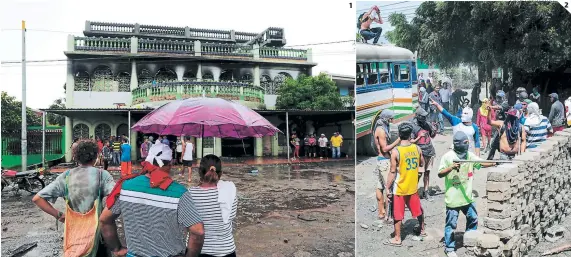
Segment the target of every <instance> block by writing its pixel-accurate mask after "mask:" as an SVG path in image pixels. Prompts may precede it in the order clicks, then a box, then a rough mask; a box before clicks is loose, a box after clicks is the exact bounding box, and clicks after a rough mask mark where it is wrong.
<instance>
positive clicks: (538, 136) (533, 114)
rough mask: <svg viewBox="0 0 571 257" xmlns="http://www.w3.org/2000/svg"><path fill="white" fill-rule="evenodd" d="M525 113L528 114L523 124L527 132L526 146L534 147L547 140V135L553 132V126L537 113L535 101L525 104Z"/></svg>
mask: <svg viewBox="0 0 571 257" xmlns="http://www.w3.org/2000/svg"><path fill="white" fill-rule="evenodd" d="M527 113H528V116H527V117H526V118H525V122H524V124H523V126H524V129H525V133H527V148H535V147H537V146H538V145H539V144H541V143H542V142H543V141H545V140H547V136H548V135H549V134H551V133H553V128H552V127H551V123H549V120H548V119H547V117H545V116H543V115H541V114H539V106H538V105H537V103H530V104H529V105H528V106H527Z"/></svg>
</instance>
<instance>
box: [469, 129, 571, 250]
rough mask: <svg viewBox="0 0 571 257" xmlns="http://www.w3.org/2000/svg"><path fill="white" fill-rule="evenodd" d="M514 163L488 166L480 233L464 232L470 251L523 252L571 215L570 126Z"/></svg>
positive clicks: (552, 235) (551, 233) (550, 235)
mask: <svg viewBox="0 0 571 257" xmlns="http://www.w3.org/2000/svg"><path fill="white" fill-rule="evenodd" d="M516 160H518V161H514V163H512V164H504V165H500V166H497V167H494V168H491V169H490V170H489V171H488V178H487V183H486V191H487V201H488V202H487V208H488V212H487V216H486V217H483V219H482V218H481V219H480V228H482V225H483V234H482V233H481V232H476V231H474V232H472V231H471V232H468V233H466V234H465V235H464V245H465V246H467V247H469V249H470V250H471V252H469V253H470V255H471V256H515V257H518V256H523V255H526V254H527V252H529V251H530V250H531V249H533V248H534V247H535V246H536V245H537V244H538V243H539V242H540V241H542V240H545V238H546V237H548V238H547V239H553V238H554V237H555V235H554V234H553V232H552V229H550V228H552V227H553V226H555V225H558V224H559V223H560V222H561V221H562V220H563V219H564V218H565V216H566V215H570V214H571V206H570V205H569V202H570V200H571V196H570V195H571V129H565V130H564V131H561V132H557V133H555V135H554V136H553V137H551V138H549V139H548V140H547V141H546V142H544V143H543V144H541V146H540V147H538V148H535V149H529V151H527V152H525V153H524V154H522V155H520V156H517V157H516Z"/></svg>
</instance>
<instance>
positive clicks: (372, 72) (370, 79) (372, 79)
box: [367, 63, 379, 85]
mask: <svg viewBox="0 0 571 257" xmlns="http://www.w3.org/2000/svg"><path fill="white" fill-rule="evenodd" d="M367 66H368V68H369V69H368V71H367V84H368V85H375V84H378V83H379V77H378V74H377V64H376V63H370V64H367Z"/></svg>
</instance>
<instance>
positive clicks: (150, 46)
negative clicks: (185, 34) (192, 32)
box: [137, 39, 194, 54]
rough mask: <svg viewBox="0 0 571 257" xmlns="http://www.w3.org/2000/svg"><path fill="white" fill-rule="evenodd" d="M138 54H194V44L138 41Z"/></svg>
mask: <svg viewBox="0 0 571 257" xmlns="http://www.w3.org/2000/svg"><path fill="white" fill-rule="evenodd" d="M138 41H139V47H138V49H137V50H138V51H139V52H151V53H173V54H194V42H189V41H178V40H156V39H139V40H138Z"/></svg>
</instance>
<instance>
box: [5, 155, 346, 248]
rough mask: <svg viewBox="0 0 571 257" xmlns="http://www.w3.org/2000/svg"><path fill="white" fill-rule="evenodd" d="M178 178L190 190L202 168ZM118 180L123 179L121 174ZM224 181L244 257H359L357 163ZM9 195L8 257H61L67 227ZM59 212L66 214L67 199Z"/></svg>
mask: <svg viewBox="0 0 571 257" xmlns="http://www.w3.org/2000/svg"><path fill="white" fill-rule="evenodd" d="M173 173H174V174H175V175H174V178H175V179H176V180H177V181H179V182H181V183H182V184H184V185H186V186H192V185H196V184H197V181H198V174H197V170H196V169H193V174H192V181H193V182H192V183H190V184H189V183H188V182H187V181H186V179H185V178H187V176H188V175H187V174H186V173H185V175H184V177H183V176H181V175H180V168H174V169H173ZM112 174H113V176H114V177H115V178H116V179H118V176H119V173H118V172H112ZM54 176H55V175H54ZM222 179H223V180H230V181H233V182H234V183H235V184H236V186H237V189H238V216H237V218H236V220H235V228H236V230H235V240H236V246H237V254H239V255H240V256H338V255H339V254H341V256H353V252H354V247H355V243H354V242H355V240H354V239H355V234H354V228H355V227H354V222H355V220H354V211H355V207H354V197H355V185H354V181H355V178H354V161H353V160H347V161H341V162H328V163H303V164H294V165H292V166H287V165H272V166H257V167H256V166H241V167H228V168H226V169H224V175H223V177H222ZM52 180H53V179H52ZM8 189H9V188H8ZM8 189H6V190H5V192H3V193H2V256H5V255H6V256H8V254H10V251H12V250H14V249H16V248H18V247H19V246H21V245H24V244H27V243H33V242H37V244H38V245H37V246H36V247H34V248H33V249H32V250H30V251H29V252H27V253H26V254H25V255H23V256H61V246H62V243H63V239H62V235H63V229H62V225H61V224H60V225H59V230H57V231H56V228H55V220H54V218H53V217H51V216H49V215H48V214H45V213H43V212H42V211H41V210H40V209H38V208H37V207H36V206H35V205H34V204H33V203H32V202H31V199H32V195H30V194H29V193H27V192H23V191H21V192H20V195H19V196H15V195H14V193H13V192H10V191H8ZM55 206H56V208H58V209H60V210H64V203H63V201H62V200H61V199H59V200H58V201H57V202H56V204H55ZM118 225H119V226H120V224H118ZM120 230H121V228H120ZM120 234H121V236H122V231H120ZM122 241H124V240H122ZM348 254H349V255H348Z"/></svg>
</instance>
